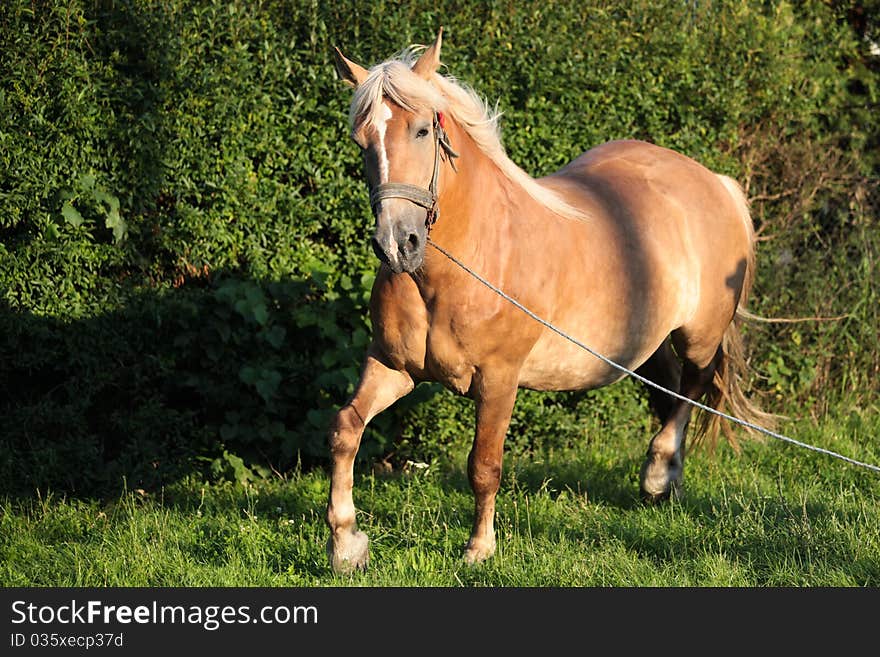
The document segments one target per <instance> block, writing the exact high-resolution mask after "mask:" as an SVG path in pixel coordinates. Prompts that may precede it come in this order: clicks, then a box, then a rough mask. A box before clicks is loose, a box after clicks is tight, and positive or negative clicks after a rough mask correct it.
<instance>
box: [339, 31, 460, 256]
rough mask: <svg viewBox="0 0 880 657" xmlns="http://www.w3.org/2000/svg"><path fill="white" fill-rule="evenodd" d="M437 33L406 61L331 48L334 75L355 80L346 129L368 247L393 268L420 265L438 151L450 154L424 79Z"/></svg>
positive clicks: (432, 63)
mask: <svg viewBox="0 0 880 657" xmlns="http://www.w3.org/2000/svg"><path fill="white" fill-rule="evenodd" d="M442 33H443V31H442V28H441V30H440V33H439V34H438V35H437V40H436V41H435V42H434V44H433V45H432V46H431V47H430V48H428V49H426V50H425V51H424V53H422V55H421V57H419V58H418V60H416V61H415V63H414V64H412V65H411V67H410V66H408V65H407V64H405V63H404V62H402V61H400V60H393V61H389V62H386V63H385V64H380V65H379V66H376V67H373V68H372V69H370V70H367V69H365V68H363V67H362V66H360V65H358V64H356V63H354V62H352V61H350V60H348V59H346V58H345V56H343V55H342V53H341V52H340V51H339V50H338V49H335V51H334V55H335V60H336V70H337V72H338V73H339V76H340V77H341V78H342V79H343V80H344V81H346V82H348V83H349V84H351V85H352V86H354V87H355V96H354V100H353V101H352V108H351V127H352V135H351V136H352V138H353V139H354V141H355V142H356V143H357V144H358V146H360V148H361V150H362V151H363V154H364V168H365V170H366V176H367V182H368V184H369V187H370V204H371V206H372V209H373V214H374V216H375V218H376V229H375V232H374V234H373V239H372V245H373V250H374V251H375V252H376V255H377V256H378V257H379V259H380V260H381V261H382V262H384V263H386V264H387V265H388V266H389V267H391V269H392V270H393V271H394V272H395V273H401V272H410V273H412V272H414V271H415V270H417V269H418V268H419V267H420V266H421V264H422V262H423V260H424V258H425V243H426V240H427V236H428V227H429V226H430V224H431V223H432V222H433V221H434V219H435V218H436V214H437V193H438V191H437V190H438V183H439V177H440V159H441V156H455V154H454V153H453V152H452V150H451V148H450V147H449V144H448V141H447V140H446V135H445V131H444V129H443V123H444V117H443V114H442V108H443V107H445V99H444V98H443V96H442V95H441V94H440V93H439V91H438V90H437V89H436V88H434V87H433V86H432V85H430V84H429V83H428V80H430V78H431V77H432V76H433V75H434V72H435V71H436V70H437V67H438V66H439V65H440V43H441V38H442ZM441 149H442V152H441Z"/></svg>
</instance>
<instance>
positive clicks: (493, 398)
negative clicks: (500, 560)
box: [464, 377, 517, 564]
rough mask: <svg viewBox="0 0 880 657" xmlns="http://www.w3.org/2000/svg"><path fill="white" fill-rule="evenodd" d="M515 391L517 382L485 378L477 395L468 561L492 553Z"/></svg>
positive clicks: (470, 460)
mask: <svg viewBox="0 0 880 657" xmlns="http://www.w3.org/2000/svg"><path fill="white" fill-rule="evenodd" d="M505 378H509V377H505ZM516 391H517V386H516V383H510V382H509V381H508V382H505V383H497V384H495V385H492V384H490V383H488V382H487V381H485V380H484V381H482V382H481V384H480V386H479V389H478V394H477V396H476V435H475V436H474V444H473V447H472V448H471V452H470V455H469V456H468V478H469V479H470V483H471V489H472V490H473V491H474V527H473V530H472V531H471V537H470V540H469V541H468V542H467V545H466V546H465V550H464V560H465V561H466V562H467V563H469V564H474V563H478V562H480V561H485V560H486V559H488V558H489V557H491V556H492V555H493V554H495V496H496V494H497V493H498V487H499V485H500V484H501V460H502V455H503V451H504V437H505V435H506V434H507V427H508V425H509V424H510V414H511V412H512V411H513V405H514V403H515V402H516Z"/></svg>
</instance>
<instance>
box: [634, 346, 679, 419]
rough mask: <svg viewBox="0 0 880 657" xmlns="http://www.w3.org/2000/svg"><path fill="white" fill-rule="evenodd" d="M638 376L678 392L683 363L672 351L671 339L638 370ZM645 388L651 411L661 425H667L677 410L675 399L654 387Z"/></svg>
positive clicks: (646, 386) (647, 386)
mask: <svg viewBox="0 0 880 657" xmlns="http://www.w3.org/2000/svg"><path fill="white" fill-rule="evenodd" d="M636 374H640V375H641V376H643V377H645V378H646V379H648V380H650V381H653V382H654V383H656V384H657V385H660V386H663V387H664V388H666V389H668V390H675V391H676V392H678V388H679V385H680V384H681V362H680V361H679V360H678V357H677V356H676V355H675V352H674V351H673V350H672V343H671V340H670V339H669V338H666V340H664V341H663V344H661V345H660V346H659V347H658V348H657V351H655V352H654V353H653V354H652V355H651V357H650V358H649V359H648V360H646V361H645V362H644V364H643V365H642V366H641V367H639V368H638V369H637V370H636ZM645 388H646V389H647V391H648V400H649V402H650V404H651V410H652V411H654V415H656V416H657V419H658V420H660V424H661V425H663V424H666V421H667V420H668V419H669V416H670V415H671V414H672V411H673V410H675V401H676V400H675V398H674V397H671V396H669V395H667V394H666V393H665V392H661V391H659V390H657V389H656V388H654V387H653V386H649V385H645Z"/></svg>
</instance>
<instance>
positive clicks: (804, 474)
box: [0, 407, 880, 587]
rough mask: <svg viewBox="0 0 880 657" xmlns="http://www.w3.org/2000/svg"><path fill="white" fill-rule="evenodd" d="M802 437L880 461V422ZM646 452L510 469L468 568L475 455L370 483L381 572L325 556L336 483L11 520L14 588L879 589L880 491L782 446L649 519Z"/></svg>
mask: <svg viewBox="0 0 880 657" xmlns="http://www.w3.org/2000/svg"><path fill="white" fill-rule="evenodd" d="M820 424H821V427H820V428H816V427H815V426H813V424H812V423H811V422H809V421H806V420H805V421H802V422H798V423H789V424H788V425H787V426H785V427H784V428H783V429H784V430H786V431H788V433H789V435H792V437H795V438H797V439H799V440H803V441H805V442H809V443H811V444H815V445H818V446H821V447H825V448H827V449H831V450H834V451H838V452H841V453H844V454H846V455H848V456H851V457H853V458H858V459H860V460H864V461H867V462H870V463H878V462H880V445H878V442H877V439H876V437H877V436H878V435H880V431H878V429H880V411H878V409H877V408H876V407H872V408H869V409H867V410H863V409H858V408H853V409H848V410H847V411H845V412H838V413H836V414H835V415H833V416H829V417H825V418H823V419H822V420H821V423H820ZM646 441H647V436H642V435H638V436H636V435H627V436H624V435H616V436H615V435H608V436H606V437H604V438H603V440H598V439H596V440H593V441H591V442H592V443H593V444H591V445H589V446H584V447H582V448H578V449H575V448H566V449H557V450H555V451H550V450H546V451H544V452H543V453H539V454H531V455H527V454H510V455H508V457H507V459H506V462H505V474H504V480H503V483H502V488H501V491H500V494H499V497H498V512H497V519H496V529H497V534H498V551H497V553H496V555H495V557H494V558H493V559H491V560H490V561H489V562H487V563H485V564H483V565H480V566H477V567H468V566H466V565H465V564H464V563H463V562H462V560H461V548H462V546H463V545H464V543H465V541H466V540H467V536H468V532H469V528H470V522H471V513H472V498H471V493H470V489H469V487H468V485H467V480H466V477H465V476H464V474H463V468H464V460H465V455H464V453H458V454H456V455H455V456H454V457H453V458H451V459H450V460H449V461H447V462H443V463H435V464H432V465H431V466H430V467H429V468H427V469H413V470H412V471H411V472H408V473H404V472H399V473H392V474H388V475H374V474H370V473H369V472H363V473H360V474H359V475H358V477H357V479H356V488H355V503H356V504H357V506H358V509H359V523H360V526H361V528H362V529H363V530H364V531H366V532H367V533H368V535H369V536H370V539H371V563H370V568H369V569H368V571H367V572H366V573H358V574H355V575H353V576H336V575H333V574H331V573H330V571H329V568H328V566H327V562H326V557H325V554H324V545H325V541H326V538H327V531H326V528H325V526H324V522H323V512H324V504H325V500H326V495H327V487H328V479H327V476H326V475H325V474H324V473H322V472H300V473H294V474H291V475H290V476H289V477H287V478H286V479H285V480H282V479H281V478H276V479H274V480H270V481H264V482H261V483H259V484H257V485H253V486H250V487H247V488H244V487H242V486H240V485H237V484H232V483H213V484H209V483H204V482H200V481H196V480H194V479H188V480H184V481H181V482H179V483H177V484H175V485H173V486H170V487H167V488H165V489H164V490H161V491H156V492H142V491H131V490H123V491H122V492H121V493H120V494H119V495H118V496H115V497H114V498H113V499H112V500H110V501H107V500H104V501H99V500H83V499H65V498H59V497H55V496H52V495H41V496H35V497H34V498H29V499H6V500H4V501H3V502H2V506H0V584H2V585H3V586H32V585H35V586H209V585H210V586H339V585H342V586H352V585H354V586H725V587H726V586H744V587H753V586H878V585H880V503H878V502H880V475H878V474H877V473H874V472H871V471H869V470H866V469H862V468H856V467H854V466H851V465H848V464H846V463H844V462H842V461H839V460H836V459H831V458H829V457H828V456H825V455H821V454H816V453H813V452H810V451H806V450H803V449H800V448H797V447H795V446H790V445H787V444H784V443H781V442H777V441H773V440H768V442H766V443H763V444H761V443H757V442H749V443H747V444H745V445H744V449H743V451H742V453H741V454H740V455H736V454H734V453H733V452H732V450H730V449H729V448H726V447H723V448H720V449H719V450H718V452H717V453H716V455H715V456H714V457H711V456H710V455H709V454H707V453H703V452H697V453H695V454H692V455H691V456H690V457H689V459H688V463H687V467H686V472H685V486H686V495H685V497H684V498H683V499H681V500H680V501H677V502H674V503H670V504H666V505H663V506H659V507H645V506H643V505H641V504H640V502H639V501H638V496H637V490H638V468H639V465H640V462H641V456H642V454H643V452H644V449H645V446H646Z"/></svg>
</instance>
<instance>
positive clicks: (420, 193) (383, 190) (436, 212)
mask: <svg viewBox="0 0 880 657" xmlns="http://www.w3.org/2000/svg"><path fill="white" fill-rule="evenodd" d="M444 155H445V157H446V158H447V159H448V160H449V163H450V164H451V165H452V168H453V169H455V163H454V162H453V161H452V160H453V158H456V157H458V153H456V152H455V151H454V150H453V149H452V146H451V145H450V144H449V135H447V134H446V130H444V129H443V126H442V125H440V116H439V115H438V114H437V111H436V110H435V111H434V173H433V174H432V175H431V182H430V184H429V185H428V188H427V189H425V188H424V187H419V186H418V185H411V184H409V183H396V182H389V183H383V184H381V185H378V186H377V187H374V188H373V189H372V190H371V191H370V208H371V209H372V210H373V214H376V207H377V206H378V205H379V203H381V202H382V201H383V200H384V199H386V198H404V199H406V200H407V201H411V202H413V203H415V204H416V205H420V206H421V207H423V208H425V210H427V215H426V217H425V226H427V227H428V229H429V230H430V228H431V226H433V225H434V222H435V221H437V217H439V216H440V208H438V207H437V197H438V194H437V181H438V180H439V178H440V158H441V157H443V156H444Z"/></svg>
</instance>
